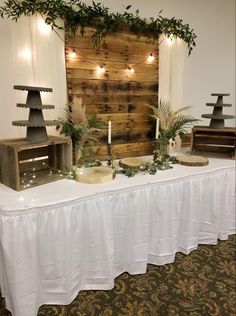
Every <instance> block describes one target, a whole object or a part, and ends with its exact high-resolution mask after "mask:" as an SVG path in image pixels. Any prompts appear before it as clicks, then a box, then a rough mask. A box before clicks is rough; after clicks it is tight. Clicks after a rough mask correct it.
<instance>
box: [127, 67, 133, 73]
mask: <svg viewBox="0 0 236 316" xmlns="http://www.w3.org/2000/svg"><path fill="white" fill-rule="evenodd" d="M127 72H128V74H134V73H135V70H134V68H132V67H128V68H127Z"/></svg>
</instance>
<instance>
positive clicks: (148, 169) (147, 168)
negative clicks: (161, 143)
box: [116, 155, 176, 178]
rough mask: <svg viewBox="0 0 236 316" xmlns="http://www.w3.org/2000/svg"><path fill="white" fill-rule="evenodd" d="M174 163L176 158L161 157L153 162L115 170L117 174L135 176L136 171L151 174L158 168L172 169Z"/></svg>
mask: <svg viewBox="0 0 236 316" xmlns="http://www.w3.org/2000/svg"><path fill="white" fill-rule="evenodd" d="M175 163H176V158H175V157H171V156H169V155H168V156H166V157H163V158H162V159H161V160H159V161H157V162H153V163H149V162H145V163H142V164H140V166H139V167H137V168H132V167H131V168H128V167H126V168H119V169H117V170H116V173H118V174H124V175H125V176H127V177H128V178H130V177H133V176H135V175H136V174H138V173H143V174H146V173H147V174H151V175H154V174H156V173H157V171H158V170H167V169H172V168H173V164H175Z"/></svg>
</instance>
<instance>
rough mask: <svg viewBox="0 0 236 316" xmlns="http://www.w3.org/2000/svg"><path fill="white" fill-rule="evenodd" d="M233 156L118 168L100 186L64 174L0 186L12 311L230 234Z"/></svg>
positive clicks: (108, 284)
mask: <svg viewBox="0 0 236 316" xmlns="http://www.w3.org/2000/svg"><path fill="white" fill-rule="evenodd" d="M234 211H235V161H232V160H219V159H210V163H209V165H208V166H205V167H185V166H180V165H175V166H174V168H173V169H171V170H166V171H160V172H158V173H157V174H156V175H142V174H140V175H137V176H135V177H133V178H127V177H125V176H123V175H117V177H116V179H115V180H114V181H113V182H110V183H107V184H101V185H89V184H88V185H86V184H80V183H77V182H75V181H73V180H61V181H57V182H53V183H49V184H45V185H42V186H39V187H35V188H31V189H28V190H25V191H21V192H15V191H13V190H12V189H10V188H8V187H6V186H4V185H0V285H1V291H2V295H3V296H4V297H5V298H6V304H7V308H8V309H9V310H11V311H12V313H13V315H14V316H35V315H37V310H38V308H39V306H40V305H42V304H68V303H70V302H71V301H72V300H73V299H74V298H75V297H76V295H77V294H78V292H79V291H80V290H89V289H103V290H104V289H107V290H108V289H111V288H112V287H113V285H114V278H115V277H116V276H118V275H119V274H121V273H122V272H124V271H128V272H129V273H130V274H137V273H145V271H146V266H147V263H153V264H157V265H162V264H166V263H170V262H173V261H174V258H175V253H176V252H178V251H181V252H184V253H186V254H187V253H189V252H190V251H192V250H193V249H196V248H197V246H198V244H200V243H205V244H216V243H217V238H219V239H227V237H228V235H229V234H232V233H235V214H234Z"/></svg>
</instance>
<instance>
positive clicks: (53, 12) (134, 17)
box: [0, 0, 196, 55]
mask: <svg viewBox="0 0 236 316" xmlns="http://www.w3.org/2000/svg"><path fill="white" fill-rule="evenodd" d="M130 8H131V5H128V6H127V7H126V9H125V11H124V12H123V13H118V12H117V13H113V12H110V11H109V8H107V7H105V6H104V5H102V4H101V3H95V2H94V1H93V2H92V5H87V4H85V3H83V2H81V1H78V0H68V1H63V0H50V1H47V0H37V1H34V0H22V1H17V0H7V1H5V2H4V5H2V6H1V7H0V16H1V17H2V18H4V17H7V18H11V19H12V20H15V21H17V20H18V18H19V17H20V16H22V15H35V14H40V15H41V16H43V17H44V19H45V22H46V23H47V24H49V25H50V26H51V27H52V28H58V29H60V28H61V27H60V26H59V24H58V20H57V19H58V18H60V19H62V20H63V21H64V24H65V30H66V31H69V32H72V33H75V32H76V31H77V29H80V32H81V34H84V33H85V31H86V27H88V26H92V27H95V29H96V31H95V32H94V33H93V35H92V40H93V43H94V45H95V46H96V45H98V44H100V43H101V41H102V40H103V39H104V38H105V37H106V36H107V35H109V34H114V33H116V32H122V31H129V32H132V33H133V34H136V35H137V36H141V35H144V36H147V37H149V38H152V39H154V40H157V41H158V38H159V36H160V35H161V34H165V35H166V36H171V37H172V36H174V37H179V38H181V39H182V40H184V41H185V42H186V43H187V45H188V50H189V55H190V54H191V52H192V50H193V47H194V46H196V43H195V39H196V34H195V33H194V30H193V29H191V28H190V26H189V24H184V23H183V20H182V19H176V18H175V17H172V18H166V17H163V16H161V13H162V10H161V11H159V12H157V16H156V17H151V18H149V19H147V18H141V17H140V16H139V10H136V11H135V13H132V12H130Z"/></svg>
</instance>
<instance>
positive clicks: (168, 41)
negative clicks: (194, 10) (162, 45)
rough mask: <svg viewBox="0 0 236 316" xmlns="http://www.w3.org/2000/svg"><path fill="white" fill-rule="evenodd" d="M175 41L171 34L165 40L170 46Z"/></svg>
mask: <svg viewBox="0 0 236 316" xmlns="http://www.w3.org/2000/svg"><path fill="white" fill-rule="evenodd" d="M174 39H175V36H174V35H173V34H170V35H169V36H168V37H167V38H166V42H167V44H168V45H172V43H173V41H174Z"/></svg>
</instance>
